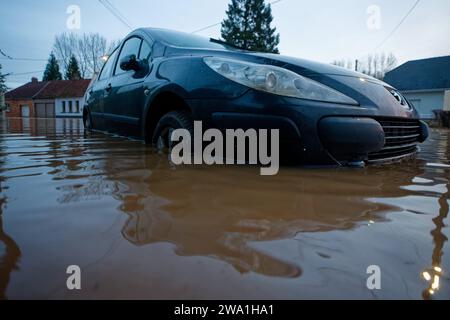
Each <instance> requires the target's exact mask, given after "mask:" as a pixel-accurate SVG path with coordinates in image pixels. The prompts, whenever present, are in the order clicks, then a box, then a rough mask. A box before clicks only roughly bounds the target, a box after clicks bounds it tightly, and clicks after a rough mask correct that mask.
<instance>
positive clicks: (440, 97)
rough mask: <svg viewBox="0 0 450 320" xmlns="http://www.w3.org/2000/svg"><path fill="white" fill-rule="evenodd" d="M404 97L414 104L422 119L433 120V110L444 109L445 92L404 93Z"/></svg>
mask: <svg viewBox="0 0 450 320" xmlns="http://www.w3.org/2000/svg"><path fill="white" fill-rule="evenodd" d="M403 95H404V96H405V97H406V98H407V99H408V100H409V101H410V102H412V104H414V106H415V107H416V109H417V111H418V112H419V114H420V117H421V118H422V119H433V118H434V114H433V110H443V108H444V91H437V92H403Z"/></svg>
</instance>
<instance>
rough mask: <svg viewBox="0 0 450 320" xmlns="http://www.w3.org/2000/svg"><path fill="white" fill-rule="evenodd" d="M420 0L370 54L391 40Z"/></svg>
mask: <svg viewBox="0 0 450 320" xmlns="http://www.w3.org/2000/svg"><path fill="white" fill-rule="evenodd" d="M419 2H420V0H417V1H416V2H415V3H414V5H413V6H412V7H411V9H409V11H408V12H407V13H406V15H405V16H404V17H403V19H402V20H400V22H399V23H398V24H397V25H396V26H395V28H394V29H393V30H392V31H391V33H389V34H388V36H387V37H386V38H385V39H384V40H383V41H381V42H380V44H379V45H378V46H376V47H375V49H373V50H372V51H371V53H373V52H376V51H377V50H378V49H380V48H381V47H382V46H383V45H384V44H385V43H386V42H387V41H388V40H389V39H390V38H392V36H393V35H394V34H395V32H397V30H398V29H399V28H400V27H401V25H402V24H403V23H404V22H405V21H406V19H408V17H409V16H410V15H411V13H412V12H413V11H414V9H415V8H416V7H417V6H418V5H419Z"/></svg>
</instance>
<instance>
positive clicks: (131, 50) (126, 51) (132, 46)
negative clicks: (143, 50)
mask: <svg viewBox="0 0 450 320" xmlns="http://www.w3.org/2000/svg"><path fill="white" fill-rule="evenodd" d="M141 42H142V40H141V39H140V38H137V37H133V38H130V39H128V40H127V41H126V42H125V43H124V45H123V47H122V51H121V52H120V55H119V59H118V60H117V64H116V70H115V72H114V74H115V75H119V74H122V73H126V71H124V70H122V69H120V61H121V60H122V59H123V58H124V57H126V56H129V55H132V54H134V55H135V56H136V57H138V55H139V49H140V47H141Z"/></svg>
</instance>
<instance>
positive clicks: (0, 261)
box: [0, 177, 21, 300]
mask: <svg viewBox="0 0 450 320" xmlns="http://www.w3.org/2000/svg"><path fill="white" fill-rule="evenodd" d="M3 183H4V181H3V180H2V179H1V177H0V244H3V245H4V250H3V251H0V300H5V299H6V289H7V288H8V284H9V281H10V277H11V273H12V272H13V271H14V270H18V269H19V265H18V264H19V259H20V256H21V252H20V248H19V246H18V245H17V243H16V242H15V241H14V240H13V239H12V238H11V237H10V236H8V235H7V234H6V233H5V231H4V229H3V207H4V205H6V199H5V198H4V197H3V196H2V184H3ZM0 248H1V246H0ZM0 250H1V249H0Z"/></svg>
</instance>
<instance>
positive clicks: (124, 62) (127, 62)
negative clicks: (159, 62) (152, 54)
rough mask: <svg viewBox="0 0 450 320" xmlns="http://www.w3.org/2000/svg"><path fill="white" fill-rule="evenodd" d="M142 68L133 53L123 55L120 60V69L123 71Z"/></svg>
mask: <svg viewBox="0 0 450 320" xmlns="http://www.w3.org/2000/svg"><path fill="white" fill-rule="evenodd" d="M141 68H142V63H141V61H140V60H139V59H137V58H136V56H135V55H134V54H132V55H129V56H125V57H123V58H122V59H121V60H120V69H122V70H123V71H130V70H134V71H139V70H141Z"/></svg>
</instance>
